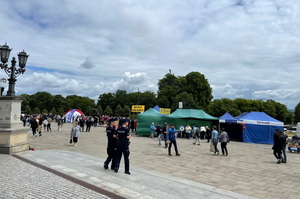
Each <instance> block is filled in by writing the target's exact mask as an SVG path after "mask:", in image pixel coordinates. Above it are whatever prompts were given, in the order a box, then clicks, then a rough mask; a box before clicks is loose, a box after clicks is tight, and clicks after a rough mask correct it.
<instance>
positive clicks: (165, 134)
mask: <svg viewBox="0 0 300 199" xmlns="http://www.w3.org/2000/svg"><path fill="white" fill-rule="evenodd" d="M168 130H169V125H168V124H167V123H165V126H164V128H163V130H162V131H163V134H162V135H163V136H164V141H165V148H167V147H168V143H167V133H168Z"/></svg>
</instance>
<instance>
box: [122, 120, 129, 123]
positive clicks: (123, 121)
mask: <svg viewBox="0 0 300 199" xmlns="http://www.w3.org/2000/svg"><path fill="white" fill-rule="evenodd" d="M125 122H129V119H123V120H121V124H124V123H125Z"/></svg>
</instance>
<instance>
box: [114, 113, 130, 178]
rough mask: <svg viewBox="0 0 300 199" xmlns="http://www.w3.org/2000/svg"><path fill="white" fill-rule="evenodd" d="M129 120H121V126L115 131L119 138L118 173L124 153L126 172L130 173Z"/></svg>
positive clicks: (116, 166)
mask: <svg viewBox="0 0 300 199" xmlns="http://www.w3.org/2000/svg"><path fill="white" fill-rule="evenodd" d="M128 123H129V120H127V119H124V120H122V121H121V124H122V125H121V126H120V127H119V128H118V130H117V131H116V133H115V137H116V138H117V139H118V141H117V157H116V164H115V172H116V173H117V172H118V170H119V166H120V162H121V158H122V154H123V156H124V162H125V173H126V174H128V175H130V172H129V154H130V151H129V144H130V141H129V139H130V137H131V136H130V132H129V128H128Z"/></svg>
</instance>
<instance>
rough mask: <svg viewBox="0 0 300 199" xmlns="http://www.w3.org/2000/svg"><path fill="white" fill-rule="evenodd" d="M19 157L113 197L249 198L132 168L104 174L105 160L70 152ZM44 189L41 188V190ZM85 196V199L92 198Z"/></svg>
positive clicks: (48, 152) (108, 171)
mask: <svg viewBox="0 0 300 199" xmlns="http://www.w3.org/2000/svg"><path fill="white" fill-rule="evenodd" d="M18 156H21V157H23V158H26V159H28V160H30V161H33V162H36V163H39V164H42V165H44V166H46V167H48V168H51V169H54V170H56V171H58V172H61V173H64V174H67V175H70V176H72V177H74V178H77V179H80V180H81V181H84V182H87V183H90V184H93V185H95V186H97V187H100V188H102V189H105V190H107V191H110V192H112V193H116V194H118V195H120V196H123V197H124V198H135V199H154V198H158V199H181V198H189V199H190V198H206V199H218V198H222V199H223V198H224V199H233V198H236V199H238V198H245V199H247V198H249V199H250V198H251V197H248V196H245V195H241V194H237V193H234V192H231V191H227V190H224V189H220V188H216V187H212V186H208V185H204V184H201V183H197V182H193V181H190V180H186V179H182V178H177V177H172V176H170V175H167V174H162V173H158V172H153V171H149V170H147V169H141V168H137V167H131V172H132V175H126V174H124V170H123V169H120V171H119V173H115V172H114V171H112V170H104V169H103V167H102V166H103V162H104V159H102V158H97V157H93V156H89V155H85V154H81V153H75V152H70V151H53V150H44V151H27V152H22V153H18ZM43 187H44V186H43ZM86 194H87V198H92V196H91V197H90V196H89V195H88V194H89V193H86Z"/></svg>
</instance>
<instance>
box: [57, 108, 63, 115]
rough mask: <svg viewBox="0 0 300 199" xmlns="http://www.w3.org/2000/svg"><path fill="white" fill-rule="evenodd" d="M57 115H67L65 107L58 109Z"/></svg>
mask: <svg viewBox="0 0 300 199" xmlns="http://www.w3.org/2000/svg"><path fill="white" fill-rule="evenodd" d="M57 114H59V115H64V114H65V111H64V109H63V107H60V108H58V110H57Z"/></svg>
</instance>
